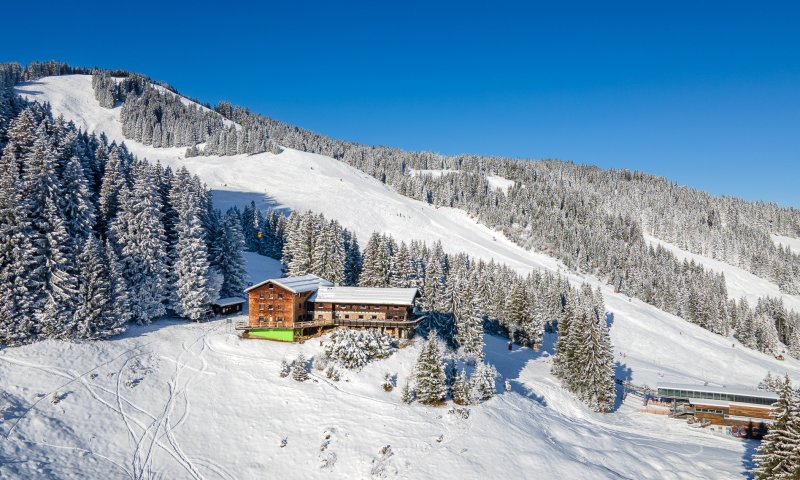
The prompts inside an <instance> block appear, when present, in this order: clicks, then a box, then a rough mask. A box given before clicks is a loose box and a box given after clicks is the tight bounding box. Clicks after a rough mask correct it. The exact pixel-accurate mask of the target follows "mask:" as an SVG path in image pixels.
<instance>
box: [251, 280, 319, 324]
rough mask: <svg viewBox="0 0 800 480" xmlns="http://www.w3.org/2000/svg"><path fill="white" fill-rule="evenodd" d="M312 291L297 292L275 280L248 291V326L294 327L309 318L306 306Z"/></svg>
mask: <svg viewBox="0 0 800 480" xmlns="http://www.w3.org/2000/svg"><path fill="white" fill-rule="evenodd" d="M312 293H314V292H313V291H312V292H299V293H295V292H292V291H291V290H289V289H287V288H285V287H283V286H281V285H278V284H276V283H273V282H267V283H265V284H263V285H260V286H258V287H257V288H254V289H253V290H250V291H249V292H248V294H249V309H250V310H249V315H248V322H247V327H248V328H294V326H295V324H297V323H299V322H302V321H305V320H308V309H307V306H306V303H307V300H308V297H310V296H311V294H312Z"/></svg>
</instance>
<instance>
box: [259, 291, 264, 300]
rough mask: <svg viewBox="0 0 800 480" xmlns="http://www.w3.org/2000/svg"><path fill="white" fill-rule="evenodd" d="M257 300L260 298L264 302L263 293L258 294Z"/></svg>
mask: <svg viewBox="0 0 800 480" xmlns="http://www.w3.org/2000/svg"><path fill="white" fill-rule="evenodd" d="M258 298H260V299H261V300H264V292H261V293H259V294H258Z"/></svg>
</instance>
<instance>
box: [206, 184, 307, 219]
mask: <svg viewBox="0 0 800 480" xmlns="http://www.w3.org/2000/svg"><path fill="white" fill-rule="evenodd" d="M225 186H226V185H213V186H212V187H225ZM211 198H212V201H213V203H214V208H216V209H218V210H220V211H222V213H225V212H226V211H227V210H228V209H229V208H232V207H238V208H239V211H242V210H244V207H246V206H248V205H250V203H255V204H256V207H257V208H258V209H259V210H261V213H266V211H267V210H268V209H272V210H275V211H277V212H278V213H281V214H282V215H289V214H290V213H291V212H292V210H291V209H290V208H288V207H285V206H284V207H279V206H278V202H277V200H275V198H274V197H272V196H270V195H268V194H267V193H258V192H235V191H229V190H219V189H217V190H214V189H212V190H211Z"/></svg>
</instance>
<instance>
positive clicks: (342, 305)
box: [339, 303, 347, 308]
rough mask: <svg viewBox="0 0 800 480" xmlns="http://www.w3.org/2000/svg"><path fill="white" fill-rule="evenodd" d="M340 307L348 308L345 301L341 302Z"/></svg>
mask: <svg viewBox="0 0 800 480" xmlns="http://www.w3.org/2000/svg"><path fill="white" fill-rule="evenodd" d="M339 308H347V305H345V304H344V303H340V304H339Z"/></svg>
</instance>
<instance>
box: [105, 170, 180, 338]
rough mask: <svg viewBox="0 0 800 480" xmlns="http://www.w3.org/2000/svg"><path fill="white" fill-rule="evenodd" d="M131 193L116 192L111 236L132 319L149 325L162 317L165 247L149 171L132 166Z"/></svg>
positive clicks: (165, 273)
mask: <svg viewBox="0 0 800 480" xmlns="http://www.w3.org/2000/svg"><path fill="white" fill-rule="evenodd" d="M133 177H134V178H133V189H128V188H127V187H123V189H122V191H121V192H120V212H119V214H118V215H117V216H116V218H114V220H113V222H112V224H111V233H112V238H113V243H114V245H115V248H116V249H118V257H119V259H120V264H121V273H122V276H123V277H124V278H125V281H126V283H127V286H128V289H129V292H130V295H129V304H130V308H131V314H132V316H133V319H134V320H135V321H136V322H138V323H140V324H145V323H149V322H150V320H152V319H153V318H156V317H159V316H161V315H164V314H165V313H166V310H165V308H164V305H165V295H164V292H165V291H166V287H167V281H168V279H167V271H166V265H167V258H166V257H167V245H166V239H165V238H164V225H163V223H162V222H161V205H160V200H161V199H160V196H159V195H158V192H157V190H156V185H155V182H154V179H153V176H152V171H151V169H150V167H149V166H148V165H147V164H146V163H144V162H139V163H137V164H136V166H135V168H134V171H133Z"/></svg>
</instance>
